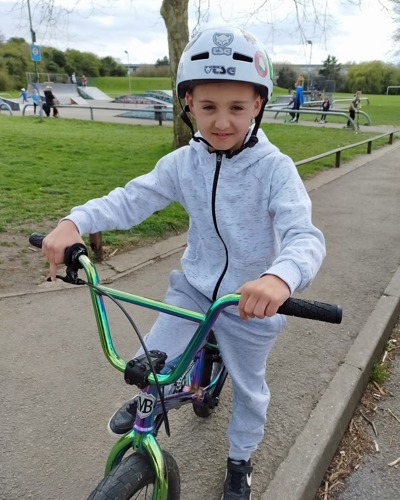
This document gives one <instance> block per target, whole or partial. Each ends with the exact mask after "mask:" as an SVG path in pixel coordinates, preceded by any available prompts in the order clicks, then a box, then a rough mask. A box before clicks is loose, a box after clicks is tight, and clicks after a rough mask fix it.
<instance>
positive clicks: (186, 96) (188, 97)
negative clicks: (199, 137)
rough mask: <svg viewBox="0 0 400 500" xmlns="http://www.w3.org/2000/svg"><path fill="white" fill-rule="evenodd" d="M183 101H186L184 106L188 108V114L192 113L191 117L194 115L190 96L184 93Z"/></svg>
mask: <svg viewBox="0 0 400 500" xmlns="http://www.w3.org/2000/svg"><path fill="white" fill-rule="evenodd" d="M185 101H186V104H187V105H188V106H189V109H190V112H191V113H192V115H194V112H193V96H192V94H189V92H186V95H185Z"/></svg>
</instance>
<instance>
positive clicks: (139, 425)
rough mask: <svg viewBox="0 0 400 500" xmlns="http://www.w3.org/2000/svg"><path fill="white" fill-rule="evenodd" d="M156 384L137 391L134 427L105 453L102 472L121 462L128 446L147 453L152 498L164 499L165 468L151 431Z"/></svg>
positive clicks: (152, 428) (165, 495) (106, 473)
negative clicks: (153, 474)
mask: <svg viewBox="0 0 400 500" xmlns="http://www.w3.org/2000/svg"><path fill="white" fill-rule="evenodd" d="M156 394H157V388H156V387H155V386H148V387H145V388H143V390H142V391H141V392H140V393H139V395H138V409H137V413H138V415H137V417H136V421H135V424H134V426H133V429H132V430H131V431H130V432H128V433H127V434H125V435H124V436H122V437H121V439H119V440H118V441H117V442H116V443H115V445H114V446H113V448H112V449H111V452H110V454H109V456H108V459H107V463H106V468H105V475H108V474H109V473H110V472H111V470H112V469H113V468H114V467H115V466H116V465H118V463H119V462H121V460H122V458H123V456H124V455H125V453H126V452H127V451H128V449H129V448H133V452H134V453H144V454H145V455H146V456H147V457H149V459H150V461H151V465H152V468H153V470H154V472H155V481H154V490H153V497H152V500H166V498H167V496H168V471H167V467H166V464H165V461H164V457H163V454H162V451H161V448H160V446H159V444H158V442H157V440H156V438H155V436H154V435H153V431H154V417H155V414H156V404H157V398H156Z"/></svg>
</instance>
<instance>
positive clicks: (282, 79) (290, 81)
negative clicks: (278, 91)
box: [276, 64, 297, 89]
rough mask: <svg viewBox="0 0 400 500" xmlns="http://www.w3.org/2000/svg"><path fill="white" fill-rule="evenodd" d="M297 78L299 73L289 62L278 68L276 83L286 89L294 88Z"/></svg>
mask: <svg viewBox="0 0 400 500" xmlns="http://www.w3.org/2000/svg"><path fill="white" fill-rule="evenodd" d="M296 79H297V75H296V73H295V71H294V70H293V69H292V68H291V67H290V66H289V65H287V64H285V65H283V66H282V67H281V68H280V69H279V70H278V78H277V79H276V83H277V84H278V87H282V88H284V89H292V88H293V87H294V82H295V81H296Z"/></svg>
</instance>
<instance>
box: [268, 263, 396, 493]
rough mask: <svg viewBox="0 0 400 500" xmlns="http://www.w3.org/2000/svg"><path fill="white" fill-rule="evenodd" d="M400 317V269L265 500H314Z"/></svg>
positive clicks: (283, 463)
mask: <svg viewBox="0 0 400 500" xmlns="http://www.w3.org/2000/svg"><path fill="white" fill-rule="evenodd" d="M399 315H400V267H399V268H398V269H397V271H396V273H395V274H394V276H393V278H392V279H391V281H390V283H389V285H388V286H387V287H386V289H385V291H384V293H383V295H382V297H381V298H380V299H379V300H378V303H377V305H376V306H375V308H374V310H373V311H372V313H371V315H370V316H369V318H368V320H367V322H366V323H365V325H364V327H363V328H362V329H361V331H360V333H359V334H358V336H357V338H356V340H355V341H354V344H353V345H352V347H351V348H350V350H349V352H348V353H347V355H346V357H345V360H344V362H343V364H342V365H341V366H340V368H339V370H338V371H337V373H336V375H335V376H334V377H333V379H332V381H331V382H330V384H329V386H328V388H327V390H326V391H325V393H324V394H323V396H322V397H321V399H320V400H319V402H318V404H317V406H316V407H315V409H314V411H313V412H312V413H311V415H310V418H309V420H308V422H307V424H306V426H305V427H304V429H303V431H302V432H301V433H300V434H299V436H298V437H297V439H296V441H295V443H294V445H293V446H292V448H291V449H290V450H289V453H288V456H287V458H286V459H285V460H284V461H283V462H282V463H281V464H280V466H279V467H278V469H277V471H276V473H275V476H274V477H273V479H272V480H271V482H270V483H269V485H268V487H267V489H266V491H265V492H264V493H263V495H262V496H261V500H288V499H289V498H290V500H313V499H314V498H315V495H316V493H317V491H318V489H319V487H320V485H321V483H322V480H323V478H324V475H325V473H326V471H327V469H328V467H329V465H330V463H331V461H332V458H333V456H334V455H335V453H336V450H337V447H338V446H339V443H340V441H341V439H342V437H343V434H344V432H345V431H346V428H347V426H348V424H349V422H350V420H351V418H352V416H353V413H354V411H355V409H356V407H357V405H358V402H359V401H360V399H361V396H362V395H363V393H364V390H365V388H366V386H367V383H368V379H369V376H370V374H371V371H372V366H373V363H374V362H375V360H376V359H377V358H378V356H379V354H380V353H381V352H382V351H383V348H384V344H385V342H386V341H387V339H388V338H389V336H390V334H391V332H392V329H393V327H394V326H395V324H396V321H397V318H398V317H399Z"/></svg>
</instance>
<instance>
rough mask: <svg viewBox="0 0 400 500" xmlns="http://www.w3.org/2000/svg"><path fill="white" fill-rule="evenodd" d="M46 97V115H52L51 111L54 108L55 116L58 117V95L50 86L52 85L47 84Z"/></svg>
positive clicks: (44, 106) (44, 109) (44, 108)
mask: <svg viewBox="0 0 400 500" xmlns="http://www.w3.org/2000/svg"><path fill="white" fill-rule="evenodd" d="M44 98H45V103H44V104H43V111H44V112H45V113H46V116H47V117H49V116H50V111H51V110H53V116H54V118H58V117H59V114H58V109H57V107H56V97H55V95H54V94H53V89H52V88H51V87H50V85H47V87H46V88H45V90H44Z"/></svg>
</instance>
